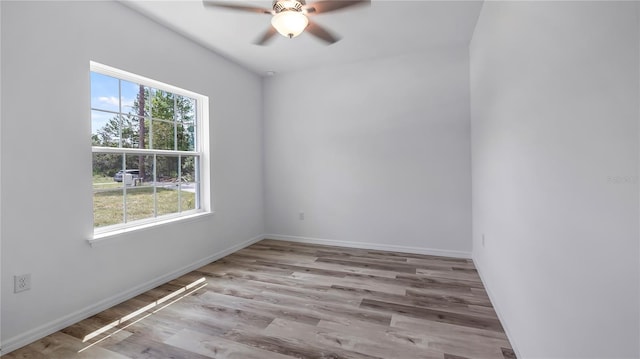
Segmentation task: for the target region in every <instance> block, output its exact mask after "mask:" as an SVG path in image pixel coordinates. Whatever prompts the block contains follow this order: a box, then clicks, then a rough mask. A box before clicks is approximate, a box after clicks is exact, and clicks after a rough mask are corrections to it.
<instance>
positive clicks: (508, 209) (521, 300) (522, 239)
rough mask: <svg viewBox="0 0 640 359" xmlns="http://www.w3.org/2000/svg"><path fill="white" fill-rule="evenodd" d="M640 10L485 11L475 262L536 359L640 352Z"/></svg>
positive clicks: (477, 88)
mask: <svg viewBox="0 0 640 359" xmlns="http://www.w3.org/2000/svg"><path fill="white" fill-rule="evenodd" d="M636 6H637V3H635V2H622V3H614V2H564V3H563V2H542V3H540V2H539V3H535V2H506V1H505V2H485V4H484V7H483V10H482V12H481V15H480V19H479V22H478V25H477V27H476V30H475V33H474V37H473V41H472V44H471V51H470V53H471V60H470V62H471V113H472V116H471V117H472V119H471V123H472V151H473V152H472V153H473V159H472V164H473V165H472V167H473V169H472V175H473V255H474V260H475V262H476V265H477V266H478V268H479V269H480V272H481V274H482V276H483V279H484V281H485V285H486V286H487V288H488V290H489V291H490V293H491V296H492V300H493V301H494V305H495V306H496V308H497V309H498V311H499V313H500V315H501V318H502V320H503V323H504V325H505V327H506V329H507V331H508V334H509V336H510V339H511V340H512V344H513V345H515V347H516V348H517V350H518V352H519V354H520V355H519V357H522V358H588V357H592V358H632V357H633V358H637V357H638V356H639V355H640V353H639V351H638V337H639V329H638V317H639V313H638V305H639V296H638V282H639V278H638V276H639V274H638V273H639V272H640V270H639V267H638V253H639V248H638V238H639V233H638V232H639V231H638V216H639V211H638V195H639V191H638V177H637V175H638V159H639V157H638V152H639V147H638V118H639V110H638V96H639V91H638V79H639V73H638V65H639V61H638V60H639V57H638V51H639V49H638V44H639V41H638V40H639V37H638V18H637V12H636ZM483 234H484V235H485V240H486V242H485V246H483V245H482V240H481V238H482V235H483Z"/></svg>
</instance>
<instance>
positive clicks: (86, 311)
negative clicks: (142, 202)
mask: <svg viewBox="0 0 640 359" xmlns="http://www.w3.org/2000/svg"><path fill="white" fill-rule="evenodd" d="M264 238H265V237H264V236H263V235H259V236H256V237H253V238H251V239H249V240H246V241H244V242H242V243H239V244H236V245H235V246H232V247H229V248H227V249H224V250H222V251H219V252H217V253H214V254H212V255H210V256H207V257H205V258H202V259H200V260H198V261H196V262H194V263H191V264H189V265H187V266H184V267H182V268H179V269H177V270H175V271H173V272H170V273H167V274H164V275H162V276H159V277H156V278H154V279H152V280H150V281H148V282H146V283H143V284H140V285H139V286H136V287H134V288H131V289H129V290H126V291H124V292H122V293H119V294H116V295H114V296H111V297H109V298H106V299H104V300H102V301H100V302H97V303H96V304H94V305H91V306H89V307H86V308H83V309H81V310H79V311H76V312H74V313H71V314H69V315H66V316H64V317H62V318H59V319H56V320H54V321H51V322H49V323H46V324H43V325H41V326H39V327H37V328H34V329H32V330H29V331H28V332H26V333H23V334H20V335H17V336H15V337H13V338H10V339H8V340H6V341H4V342H2V344H0V345H1V347H2V354H3V355H4V354H7V353H10V352H12V351H14V350H16V349H19V348H21V347H23V346H25V345H27V344H30V343H32V342H34V341H36V340H38V339H41V338H43V337H46V336H47V335H50V334H53V333H55V332H57V331H59V330H61V329H64V328H66V327H68V326H70V325H72V324H74V323H77V322H79V321H81V320H83V319H86V318H88V317H90V316H92V315H96V314H98V313H100V312H102V311H103V310H106V309H108V308H111V307H113V306H114V305H117V304H120V303H122V302H124V301H126V300H129V299H131V298H133V297H135V296H137V295H140V294H142V293H144V292H146V291H148V290H151V289H153V288H155V287H157V286H159V285H161V284H164V283H167V282H169V281H172V280H174V279H176V278H178V277H180V276H182V275H184V274H187V273H189V272H191V271H193V270H195V269H198V268H200V267H202V266H204V265H207V264H209V263H211V262H213V261H215V260H218V259H220V258H222V257H225V256H227V255H229V254H231V253H233V252H236V251H238V250H240V249H242V248H244V247H247V246H250V245H252V244H254V243H256V242H258V241H261V240H262V239H264Z"/></svg>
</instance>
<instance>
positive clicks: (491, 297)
mask: <svg viewBox="0 0 640 359" xmlns="http://www.w3.org/2000/svg"><path fill="white" fill-rule="evenodd" d="M472 259H473V265H474V266H475V267H476V270H477V271H478V275H479V276H480V280H481V281H482V285H483V286H484V289H485V291H486V292H487V295H488V296H489V300H490V301H491V305H493V310H494V311H495V312H496V315H497V316H498V319H499V320H500V324H502V328H503V329H504V333H505V334H506V335H507V339H509V343H510V344H511V349H513V352H514V353H515V354H516V358H523V356H522V355H521V354H520V351H519V350H518V348H517V346H516V343H515V341H514V340H513V339H514V338H513V336H512V335H511V332H510V331H509V327H508V326H507V322H505V321H504V316H503V315H502V311H501V310H500V307H498V306H497V305H496V303H497V302H496V300H495V298H496V297H495V296H494V295H493V293H492V292H491V287H489V286H488V285H487V284H488V283H487V281H486V279H485V277H484V276H483V275H482V264H480V263H481V261H478V260H476V258H475V256H474V257H473V258H472Z"/></svg>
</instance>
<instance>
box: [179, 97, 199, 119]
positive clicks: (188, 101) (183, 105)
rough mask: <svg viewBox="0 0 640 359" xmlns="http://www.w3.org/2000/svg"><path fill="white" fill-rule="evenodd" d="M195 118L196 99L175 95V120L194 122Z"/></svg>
mask: <svg viewBox="0 0 640 359" xmlns="http://www.w3.org/2000/svg"><path fill="white" fill-rule="evenodd" d="M195 120H196V100H194V99H192V98H189V97H185V96H180V95H176V121H179V122H194V121H195Z"/></svg>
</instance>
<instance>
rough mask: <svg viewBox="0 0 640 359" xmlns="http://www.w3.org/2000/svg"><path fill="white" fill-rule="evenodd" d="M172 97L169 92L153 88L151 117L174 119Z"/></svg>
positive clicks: (173, 96)
mask: <svg viewBox="0 0 640 359" xmlns="http://www.w3.org/2000/svg"><path fill="white" fill-rule="evenodd" d="M174 99H175V95H174V94H172V93H171V92H166V91H162V90H155V91H154V93H153V95H152V97H151V104H152V105H151V117H153V118H159V119H162V120H169V121H174V119H175V118H174V107H175V103H174Z"/></svg>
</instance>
